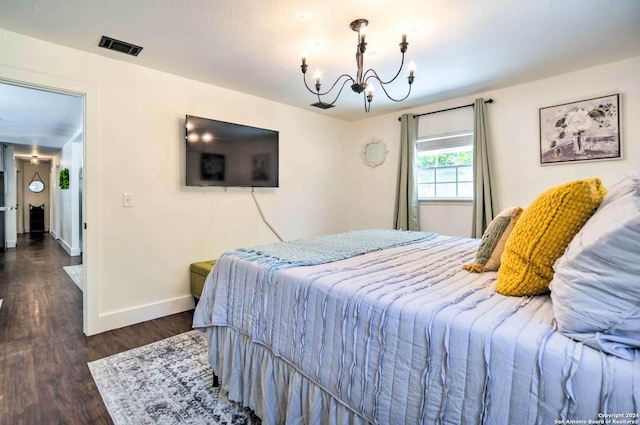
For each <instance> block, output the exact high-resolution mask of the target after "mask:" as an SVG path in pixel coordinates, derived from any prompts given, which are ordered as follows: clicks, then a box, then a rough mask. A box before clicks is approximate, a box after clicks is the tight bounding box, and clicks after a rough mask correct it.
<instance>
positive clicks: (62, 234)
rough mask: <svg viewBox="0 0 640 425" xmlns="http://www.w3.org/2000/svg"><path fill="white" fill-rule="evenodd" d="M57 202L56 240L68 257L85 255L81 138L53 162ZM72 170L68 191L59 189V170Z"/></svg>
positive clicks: (65, 148) (54, 210) (55, 213)
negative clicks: (83, 245) (81, 201)
mask: <svg viewBox="0 0 640 425" xmlns="http://www.w3.org/2000/svg"><path fill="white" fill-rule="evenodd" d="M54 161H55V167H54V171H53V174H54V176H55V180H54V184H55V187H56V190H55V202H54V204H55V205H54V206H53V213H54V215H55V219H54V221H55V224H54V226H55V237H56V239H58V243H59V244H60V245H61V246H62V247H63V248H64V250H65V251H67V253H68V254H69V255H71V256H72V257H73V256H78V255H80V254H81V253H82V248H81V246H80V239H81V238H80V208H81V205H80V192H81V187H80V170H81V168H82V135H80V136H78V139H77V140H71V141H69V142H68V143H67V144H66V145H64V146H63V147H62V150H61V152H60V153H59V154H58V155H57V156H56V158H55V159H54ZM64 168H68V169H69V188H68V189H60V186H59V182H60V171H61V170H63V169H64Z"/></svg>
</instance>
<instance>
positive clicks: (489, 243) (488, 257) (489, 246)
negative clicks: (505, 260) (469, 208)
mask: <svg viewBox="0 0 640 425" xmlns="http://www.w3.org/2000/svg"><path fill="white" fill-rule="evenodd" d="M522 211H523V210H522V208H520V207H511V208H507V209H506V210H504V211H502V212H501V213H500V214H498V215H497V216H496V218H494V219H493V220H492V221H491V223H489V226H487V230H485V231H484V233H483V235H482V239H481V241H480V247H479V248H478V253H477V254H476V262H475V263H473V264H465V265H463V266H462V268H463V269H464V270H467V271H468V272H471V273H482V272H489V271H496V270H498V268H500V256H501V255H502V252H503V251H504V246H505V244H506V243H507V239H509V235H511V232H512V231H513V227H514V226H515V224H516V221H517V220H518V218H520V214H522Z"/></svg>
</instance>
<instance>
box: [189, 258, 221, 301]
mask: <svg viewBox="0 0 640 425" xmlns="http://www.w3.org/2000/svg"><path fill="white" fill-rule="evenodd" d="M216 261H217V260H211V261H201V262H199V263H192V264H191V295H193V298H195V299H196V300H199V299H200V295H201V294H202V288H203V287H204V280H205V279H206V278H207V275H208V274H209V272H210V271H211V269H212V268H213V266H215V264H216Z"/></svg>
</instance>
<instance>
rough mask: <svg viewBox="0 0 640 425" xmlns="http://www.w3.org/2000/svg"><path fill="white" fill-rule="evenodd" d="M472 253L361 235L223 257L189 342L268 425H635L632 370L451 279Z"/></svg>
mask: <svg viewBox="0 0 640 425" xmlns="http://www.w3.org/2000/svg"><path fill="white" fill-rule="evenodd" d="M478 244H479V241H478V240H477V239H470V238H461V237H452V236H444V235H439V234H435V233H422V232H399V231H391V230H386V231H385V230H371V231H358V232H349V233H346V234H342V235H332V236H329V237H320V238H315V239H311V240H308V241H297V242H295V243H284V244H274V245H267V246H262V247H257V248H253V249H248V250H236V251H232V252H229V253H226V254H225V255H223V256H222V257H221V258H220V259H219V261H218V262H217V264H216V266H215V268H214V269H213V270H212V272H211V273H210V274H209V275H208V277H207V279H206V282H205V287H204V291H203V294H202V297H201V299H200V302H199V304H198V306H197V309H196V312H195V314H194V327H195V328H197V329H200V330H202V331H203V332H205V333H206V336H207V341H208V344H209V363H210V365H211V367H212V368H213V371H214V373H215V374H216V375H217V376H218V377H219V379H220V384H221V386H222V387H223V388H224V389H225V390H226V391H228V392H229V398H230V399H232V400H235V401H238V402H240V403H242V404H244V405H245V406H248V407H250V408H251V409H253V410H254V411H255V412H256V414H257V415H258V416H259V417H260V418H261V419H262V420H263V423H265V424H282V423H286V424H298V423H318V424H320V423H321V424H369V423H377V424H440V423H442V424H481V423H482V424H525V423H526V424H553V423H555V424H559V423H563V424H565V423H587V421H588V420H598V421H599V420H602V421H603V422H602V423H605V422H604V421H605V420H607V419H608V420H611V419H612V418H614V417H615V418H616V420H625V421H627V422H618V423H638V416H637V413H638V412H640V356H638V355H636V356H635V357H634V358H633V359H632V360H625V359H622V358H619V357H617V356H613V355H610V354H606V353H604V352H603V351H598V350H596V349H593V348H591V347H589V346H587V345H584V344H582V343H580V342H576V341H574V340H573V339H570V338H568V337H566V336H564V335H562V334H561V333H560V332H558V331H556V330H555V323H554V313H553V309H552V303H551V299H550V297H549V295H538V296H525V297H507V296H503V295H500V294H498V293H497V292H496V291H495V285H496V273H495V272H486V273H469V272H467V271H465V270H463V269H462V265H463V264H466V263H470V262H473V261H474V257H475V255H476V251H477V248H478ZM329 247H333V248H329ZM337 247H341V248H337ZM362 247H363V248H362ZM305 255H306V257H305ZM570 420H577V421H585V422H571V421H570ZM592 423H595V422H592ZM598 423H599V422H598ZM609 423H613V422H609Z"/></svg>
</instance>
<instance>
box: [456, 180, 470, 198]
mask: <svg viewBox="0 0 640 425" xmlns="http://www.w3.org/2000/svg"><path fill="white" fill-rule="evenodd" d="M458 197H459V198H473V183H459V184H458Z"/></svg>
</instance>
